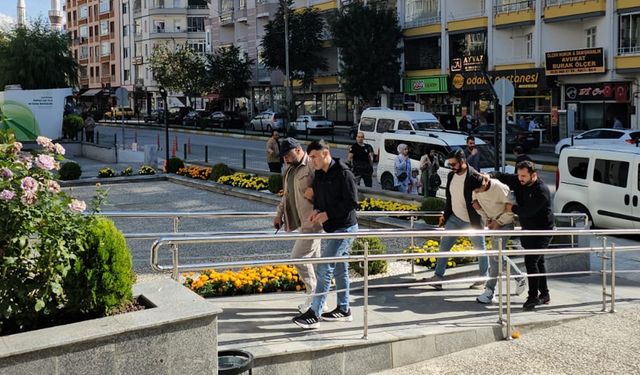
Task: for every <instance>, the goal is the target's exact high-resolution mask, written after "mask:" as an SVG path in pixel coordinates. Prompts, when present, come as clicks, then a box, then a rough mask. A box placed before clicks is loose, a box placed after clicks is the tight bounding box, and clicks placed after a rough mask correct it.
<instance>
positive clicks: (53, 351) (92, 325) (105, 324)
mask: <svg viewBox="0 0 640 375" xmlns="http://www.w3.org/2000/svg"><path fill="white" fill-rule="evenodd" d="M134 295H136V296H142V297H143V298H144V299H146V300H147V301H149V302H150V304H151V305H153V306H155V307H154V308H150V309H147V310H142V311H136V312H131V313H126V314H120V315H116V316H109V317H105V318H100V319H93V320H87V321H83V322H78V323H73V324H68V325H64V326H58V327H51V328H45V329H41V330H37V331H31V332H25V333H20V334H15V335H9V336H4V337H0V374H2V375H4V374H11V375H14V374H15V375H21V374H28V375H35V374H136V375H142V374H154V375H156V374H184V373H198V374H216V373H217V371H218V368H217V367H218V362H217V361H218V360H217V345H218V339H217V337H218V332H217V327H218V325H217V324H218V318H217V317H218V314H220V312H221V311H222V310H221V309H220V308H217V307H215V305H214V304H212V303H210V302H207V301H205V300H204V299H203V298H201V297H200V296H198V295H197V294H195V293H193V292H191V291H190V290H188V289H187V288H185V287H183V286H182V285H180V284H178V283H176V282H174V281H172V280H169V279H163V280H158V281H150V282H145V283H139V284H136V285H135V286H134Z"/></svg>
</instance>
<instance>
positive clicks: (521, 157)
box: [513, 145, 533, 164]
mask: <svg viewBox="0 0 640 375" xmlns="http://www.w3.org/2000/svg"><path fill="white" fill-rule="evenodd" d="M513 156H515V157H516V164H518V163H520V162H521V161H525V160H529V161H533V160H531V158H530V157H529V155H527V154H525V152H524V148H523V147H522V146H520V145H517V146H515V147H514V148H513Z"/></svg>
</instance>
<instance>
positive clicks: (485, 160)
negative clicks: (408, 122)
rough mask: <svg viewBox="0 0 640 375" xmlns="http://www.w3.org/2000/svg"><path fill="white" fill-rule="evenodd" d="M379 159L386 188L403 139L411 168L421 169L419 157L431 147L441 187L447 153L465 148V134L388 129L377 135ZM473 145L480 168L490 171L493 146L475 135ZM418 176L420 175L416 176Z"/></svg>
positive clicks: (390, 184) (391, 182) (444, 180)
mask: <svg viewBox="0 0 640 375" xmlns="http://www.w3.org/2000/svg"><path fill="white" fill-rule="evenodd" d="M380 136H381V138H380V144H381V146H382V147H381V148H380V160H379V162H378V170H377V178H378V181H379V182H380V186H381V187H382V189H385V190H394V179H393V174H394V173H395V167H394V165H395V159H396V156H397V155H398V145H399V144H400V143H404V144H406V145H407V146H409V159H411V168H412V169H414V168H415V169H418V170H420V158H421V157H422V155H424V154H429V153H430V152H431V151H432V150H434V151H435V152H436V155H437V156H438V162H439V164H440V169H439V170H438V175H439V176H440V179H441V180H442V183H441V185H440V187H441V188H445V187H446V186H447V175H448V174H449V172H450V171H451V170H450V169H449V168H448V166H447V165H445V162H446V160H447V155H448V154H449V153H450V152H451V151H453V150H456V149H464V148H465V147H467V146H466V141H467V135H466V134H463V133H458V132H449V131H434V132H425V131H418V132H415V131H405V130H398V131H391V132H386V133H384V134H381V135H380ZM476 147H477V148H478V151H479V152H480V170H481V171H483V172H491V171H493V170H494V163H495V153H494V151H493V147H492V146H491V145H488V144H487V143H485V142H484V141H483V140H481V139H479V138H476ZM507 172H510V173H511V172H513V167H510V168H509V169H507ZM418 178H421V177H420V176H418ZM438 196H442V197H444V190H442V189H441V190H440V192H439V193H438Z"/></svg>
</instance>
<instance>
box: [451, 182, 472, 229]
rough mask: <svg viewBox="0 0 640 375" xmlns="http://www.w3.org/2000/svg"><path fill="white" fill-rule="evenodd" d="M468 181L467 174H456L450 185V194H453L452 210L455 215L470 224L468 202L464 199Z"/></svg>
mask: <svg viewBox="0 0 640 375" xmlns="http://www.w3.org/2000/svg"><path fill="white" fill-rule="evenodd" d="M466 179H467V174H466V173H463V174H462V175H459V174H457V173H454V174H453V178H452V179H451V185H449V193H450V194H451V210H452V211H453V214H454V215H456V216H457V217H458V219H460V220H462V221H464V222H467V223H468V222H470V221H471V219H469V211H467V201H466V200H465V199H464V181H465V180H466Z"/></svg>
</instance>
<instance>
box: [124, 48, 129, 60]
mask: <svg viewBox="0 0 640 375" xmlns="http://www.w3.org/2000/svg"><path fill="white" fill-rule="evenodd" d="M128 57H129V47H124V48H123V49H122V58H123V59H126V58H128Z"/></svg>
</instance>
